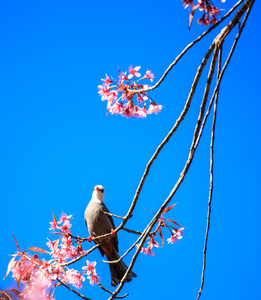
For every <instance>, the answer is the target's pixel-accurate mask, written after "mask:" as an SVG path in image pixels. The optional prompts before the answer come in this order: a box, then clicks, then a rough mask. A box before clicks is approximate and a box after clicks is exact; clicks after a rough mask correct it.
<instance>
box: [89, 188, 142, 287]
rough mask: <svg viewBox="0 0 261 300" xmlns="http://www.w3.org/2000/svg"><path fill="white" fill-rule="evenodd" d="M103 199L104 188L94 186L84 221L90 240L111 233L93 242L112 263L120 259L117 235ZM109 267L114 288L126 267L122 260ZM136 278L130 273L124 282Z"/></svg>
mask: <svg viewBox="0 0 261 300" xmlns="http://www.w3.org/2000/svg"><path fill="white" fill-rule="evenodd" d="M103 199H104V188H103V186H102V185H96V186H95V187H94V190H93V193H92V199H91V201H90V202H89V204H88V205H87V207H86V210H85V213H84V219H85V223H86V226H87V228H88V231H89V234H90V236H91V237H92V238H93V237H99V236H102V235H104V234H106V233H112V234H111V235H109V236H107V237H101V238H97V239H95V240H94V242H95V243H96V244H98V243H101V245H100V246H99V248H98V249H99V250H100V252H101V255H102V256H104V254H105V255H106V257H107V260H108V261H114V260H118V259H119V258H120V256H119V254H118V252H119V248H118V237H117V234H116V233H114V229H115V225H114V222H113V219H112V216H111V215H110V214H106V212H107V213H109V211H108V209H107V207H106V206H105V204H104V203H103ZM109 267H110V271H111V285H112V286H116V285H117V284H118V283H119V282H120V280H121V279H122V277H123V276H124V274H125V272H126V270H127V269H128V267H127V266H126V265H125V263H124V262H123V261H122V260H120V261H118V262H116V263H110V264H109ZM136 276H137V275H136V274H135V273H134V272H132V271H131V272H130V273H129V275H128V277H127V278H126V281H127V282H130V281H131V280H132V278H133V277H136Z"/></svg>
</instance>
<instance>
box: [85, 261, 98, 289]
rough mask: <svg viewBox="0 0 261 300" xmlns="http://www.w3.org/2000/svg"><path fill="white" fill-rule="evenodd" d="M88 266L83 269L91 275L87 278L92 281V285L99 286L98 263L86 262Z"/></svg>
mask: <svg viewBox="0 0 261 300" xmlns="http://www.w3.org/2000/svg"><path fill="white" fill-rule="evenodd" d="M86 264H87V266H84V267H82V269H83V270H85V272H86V274H87V275H89V276H88V277H87V278H88V279H89V280H90V284H94V283H96V284H98V283H99V279H100V277H98V276H97V273H96V269H95V266H96V261H93V262H89V261H88V260H87V261H86Z"/></svg>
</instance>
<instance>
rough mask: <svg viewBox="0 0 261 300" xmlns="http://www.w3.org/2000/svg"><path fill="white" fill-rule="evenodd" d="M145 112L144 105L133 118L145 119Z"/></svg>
mask: <svg viewBox="0 0 261 300" xmlns="http://www.w3.org/2000/svg"><path fill="white" fill-rule="evenodd" d="M147 114H148V112H147V110H146V107H145V105H144V106H143V108H138V111H137V112H136V114H135V116H136V117H138V118H146V117H147Z"/></svg>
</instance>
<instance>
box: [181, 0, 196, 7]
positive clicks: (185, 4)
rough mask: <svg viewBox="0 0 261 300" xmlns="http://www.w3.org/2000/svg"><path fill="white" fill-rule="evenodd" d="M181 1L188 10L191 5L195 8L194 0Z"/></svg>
mask: <svg viewBox="0 0 261 300" xmlns="http://www.w3.org/2000/svg"><path fill="white" fill-rule="evenodd" d="M181 1H182V2H183V6H184V8H187V7H188V6H189V5H191V7H193V6H194V4H193V0H181Z"/></svg>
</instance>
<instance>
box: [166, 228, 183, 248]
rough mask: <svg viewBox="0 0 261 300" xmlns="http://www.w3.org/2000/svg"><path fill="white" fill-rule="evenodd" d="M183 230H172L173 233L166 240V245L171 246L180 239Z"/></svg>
mask: <svg viewBox="0 0 261 300" xmlns="http://www.w3.org/2000/svg"><path fill="white" fill-rule="evenodd" d="M183 229H184V228H183V227H182V228H180V229H179V230H173V232H172V233H171V236H170V238H169V239H167V241H168V243H171V244H173V243H174V242H177V241H178V240H180V239H182V235H183V232H182V231H183Z"/></svg>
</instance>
